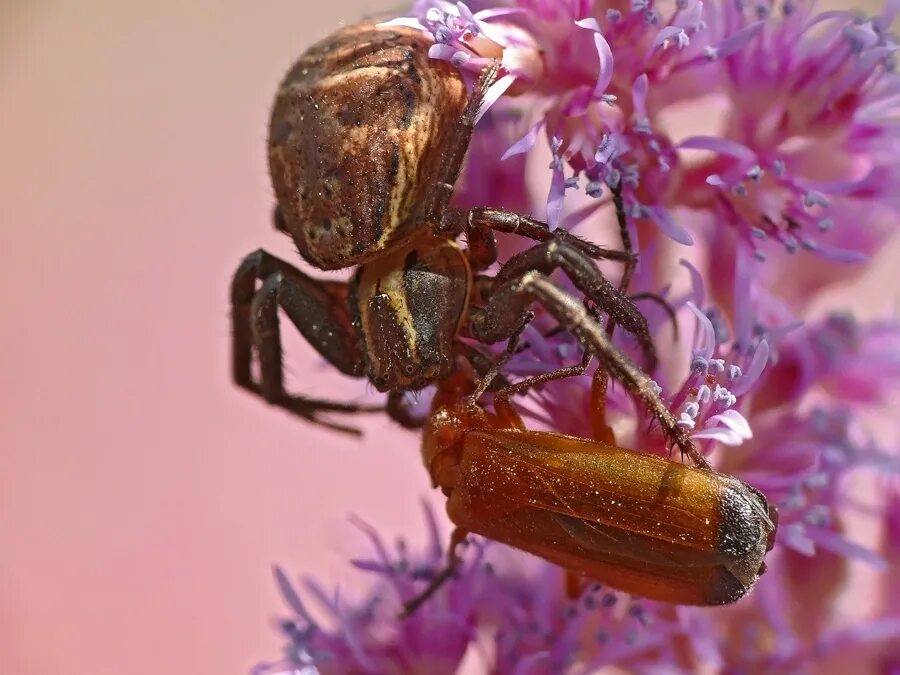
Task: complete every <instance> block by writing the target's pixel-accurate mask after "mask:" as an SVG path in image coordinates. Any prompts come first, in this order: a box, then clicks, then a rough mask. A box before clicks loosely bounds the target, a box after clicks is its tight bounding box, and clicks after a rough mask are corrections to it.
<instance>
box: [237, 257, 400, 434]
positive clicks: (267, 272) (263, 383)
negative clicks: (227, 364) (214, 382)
mask: <svg viewBox="0 0 900 675" xmlns="http://www.w3.org/2000/svg"><path fill="white" fill-rule="evenodd" d="M259 281H261V282H262V285H261V286H260V287H259V288H258V289H257V282H259ZM279 308H280V309H281V310H283V311H284V313H285V314H286V315H287V316H288V318H289V319H290V320H291V322H292V323H293V324H294V325H295V326H296V327H297V329H298V330H299V331H300V332H301V333H302V335H303V337H305V338H306V340H307V341H308V342H309V343H310V344H311V345H312V346H313V347H314V348H315V349H316V351H317V352H319V354H321V355H322V356H323V357H324V358H325V359H326V360H327V361H328V362H329V363H330V364H331V365H333V366H334V367H335V368H337V369H338V370H339V371H341V372H342V373H344V374H345V375H350V376H352V377H361V376H363V374H364V372H365V363H364V359H363V354H362V353H361V351H360V349H359V346H358V341H357V337H356V333H355V330H354V328H353V324H352V322H351V320H350V316H349V310H348V308H347V284H344V283H338V282H331V281H320V280H317V279H312V278H310V277H308V276H306V275H305V274H303V272H301V271H300V270H298V269H296V268H295V267H293V266H292V265H289V264H288V263H286V262H284V261H282V260H279V259H278V258H276V257H275V256H273V255H271V254H269V253H267V252H266V251H263V250H262V249H260V250H258V251H255V252H254V253H251V254H250V255H248V256H247V257H246V258H244V260H243V262H241V265H240V266H239V267H238V270H237V272H235V275H234V278H233V279H232V282H231V321H232V377H233V378H234V381H235V383H236V384H238V385H239V386H241V387H243V388H244V389H246V390H248V391H250V392H252V393H254V394H256V395H258V396H261V397H262V398H264V399H265V400H266V401H267V402H269V403H271V404H272V405H276V406H278V407H281V408H284V409H285V410H287V411H289V412H291V413H293V414H294V415H297V416H299V417H302V418H304V419H307V420H309V421H311V422H314V423H316V424H321V425H322V426H325V427H328V428H331V429H334V430H337V431H342V432H345V433H350V434H359V433H360V432H359V430H358V429H355V428H353V427H349V426H346V425H343V424H339V423H336V422H332V421H330V420H328V419H325V418H322V417H321V416H320V413H322V412H332V413H360V412H379V411H382V410H384V407H383V406H371V405H358V404H354V403H340V402H335V401H327V400H321V399H314V398H307V397H305V396H298V395H291V394H288V393H287V392H286V391H285V389H284V370H283V366H282V347H281V334H280V330H279V323H280V322H279V317H278V310H279ZM254 354H255V355H256V357H257V358H258V359H259V373H260V377H259V381H256V380H255V379H254V377H253V374H252V367H251V366H252V362H253V357H254Z"/></svg>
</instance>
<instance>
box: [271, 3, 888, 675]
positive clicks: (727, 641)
mask: <svg viewBox="0 0 900 675" xmlns="http://www.w3.org/2000/svg"><path fill="white" fill-rule="evenodd" d="M898 7H900V5H898V3H897V2H896V0H890V2H889V3H888V5H887V8H886V9H885V10H884V12H882V13H881V14H879V15H877V16H874V17H864V16H862V15H860V14H857V13H851V12H843V11H830V12H824V13H819V14H817V13H815V11H814V9H813V3H812V2H811V1H807V0H785V1H783V2H768V1H767V0H754V1H746V2H745V1H743V0H741V1H735V0H707V1H706V2H700V0H674V1H673V2H660V1H657V0H630V1H629V2H625V1H624V0H622V1H618V0H616V1H610V2H589V1H587V0H497V2H496V3H489V2H487V1H484V0H477V1H473V2H471V3H469V4H464V3H461V2H458V3H452V2H444V1H442V0H426V1H423V0H420V1H418V2H416V3H415V5H414V7H413V10H412V12H411V13H410V15H408V16H405V17H402V18H398V19H396V20H395V21H393V22H388V23H398V24H402V25H406V26H412V27H414V28H416V29H419V30H422V31H423V32H424V33H425V34H426V35H427V36H428V37H429V39H430V40H432V46H431V48H430V52H429V53H430V55H431V56H432V57H433V58H435V59H442V60H446V61H450V62H451V63H453V64H455V65H456V66H457V67H458V68H459V69H460V70H461V72H463V74H464V75H465V77H467V78H468V79H470V80H474V78H475V77H477V75H478V74H479V73H480V72H481V70H482V69H483V68H484V67H485V65H486V64H488V63H489V62H490V61H491V60H494V59H496V60H499V61H500V64H501V76H500V78H499V80H498V81H497V82H496V83H495V84H494V86H493V87H492V89H491V91H490V94H489V96H488V97H487V101H486V104H485V106H484V107H483V109H482V114H483V117H482V118H481V121H480V122H479V125H478V127H477V128H476V132H475V137H474V139H473V142H472V145H471V147H470V152H469V159H468V164H467V169H466V174H465V175H464V176H463V178H462V180H461V182H460V184H459V186H458V190H457V193H456V197H455V198H456V201H457V203H458V204H459V205H461V206H474V205H486V204H489V205H491V206H504V207H507V208H510V209H513V210H516V211H522V212H530V211H532V210H534V211H536V212H541V210H542V209H543V211H544V212H545V213H546V218H547V220H548V222H549V224H550V225H551V227H562V228H567V229H574V230H577V231H578V234H579V235H580V236H583V237H585V238H587V239H589V240H592V241H596V242H597V243H602V244H604V245H609V246H614V247H618V246H620V245H621V241H620V240H619V232H618V228H617V227H616V226H615V225H614V219H613V217H612V211H613V209H612V208H611V207H612V199H613V194H614V192H615V193H618V194H621V196H622V199H623V203H624V209H625V213H626V216H627V220H628V222H627V226H628V228H629V235H630V238H631V240H632V242H634V243H635V246H636V248H637V250H638V251H639V254H640V259H639V264H638V266H637V269H636V271H635V274H634V276H633V279H632V281H631V285H630V288H629V289H628V292H629V293H631V294H634V298H635V303H636V304H637V306H638V307H639V309H640V310H641V312H642V313H643V314H644V315H645V317H646V318H647V321H648V325H649V328H650V332H651V335H652V336H653V338H654V343H655V345H656V347H657V351H658V353H659V356H660V365H659V367H658V368H657V370H656V371H655V372H653V373H650V375H651V376H652V377H653V378H654V381H655V382H656V383H657V386H658V387H659V391H660V393H661V396H662V397H663V399H664V400H665V401H666V403H667V404H668V405H669V407H670V409H671V410H672V412H673V413H674V414H675V416H676V418H677V419H678V420H679V424H680V425H681V426H682V427H683V428H684V429H686V430H688V431H689V433H690V435H691V436H692V437H693V439H694V440H695V442H696V444H697V445H698V447H699V448H700V449H701V451H702V452H703V453H704V454H705V455H706V456H708V458H709V460H710V462H711V463H712V464H713V466H714V467H715V468H716V470H718V471H722V472H724V473H728V474H732V475H734V476H737V477H738V478H740V479H742V480H744V481H746V482H747V483H749V484H750V485H752V486H754V487H756V488H757V489H759V490H760V491H762V492H763V493H764V494H765V495H766V497H767V499H768V500H769V501H770V503H772V504H774V505H776V506H777V507H778V509H779V514H780V516H779V520H780V522H779V528H778V533H777V542H776V547H775V549H774V550H773V551H772V552H771V554H770V555H769V556H768V557H767V560H766V562H767V565H768V568H769V570H768V572H767V573H766V574H765V575H764V576H763V577H762V579H761V580H760V582H759V583H758V584H757V587H756V589H755V590H754V591H753V593H751V594H750V595H749V597H747V598H744V599H742V600H741V601H739V602H738V603H736V604H735V605H734V606H730V607H727V608H689V607H672V606H667V605H662V604H658V603H653V602H649V601H645V600H641V599H638V598H630V597H628V596H626V595H624V594H622V593H619V592H616V591H614V590H611V589H608V588H604V587H601V586H599V585H598V584H591V583H588V584H587V585H586V587H585V588H584V589H582V591H581V593H580V594H578V593H573V592H572V589H571V587H570V588H569V591H568V592H567V590H566V583H565V575H564V572H563V570H561V569H560V568H558V567H555V566H553V565H551V564H549V563H546V562H544V561H541V560H539V559H537V558H534V557H529V556H525V555H523V554H520V553H518V552H516V551H514V550H512V549H509V548H507V547H505V546H502V545H500V544H496V543H492V542H489V541H484V540H481V539H478V538H477V537H470V541H469V543H468V546H467V547H466V548H465V550H464V552H463V559H464V562H463V564H462V566H461V567H460V569H459V570H458V572H457V574H456V576H455V578H454V579H453V580H452V581H451V582H449V583H447V584H446V585H445V586H444V587H442V588H441V589H440V590H439V591H438V592H437V593H436V594H435V596H434V597H433V598H431V599H430V600H429V601H428V602H426V603H425V604H424V606H422V607H421V608H420V609H419V610H418V611H417V612H415V613H414V614H413V615H412V616H411V617H409V618H407V619H403V620H401V619H399V618H398V613H399V611H400V609H401V608H402V605H403V603H404V602H405V601H408V600H409V599H410V598H412V597H415V596H416V594H417V593H419V592H421V590H422V589H423V588H424V587H425V585H426V584H427V582H428V580H429V579H432V578H434V576H435V575H436V574H437V573H438V572H439V570H440V569H442V567H443V565H444V558H445V554H446V551H445V550H444V547H443V539H442V537H441V535H440V533H439V530H440V528H439V527H438V525H437V524H436V518H435V516H434V515H433V514H431V513H430V512H427V513H428V516H427V517H428V519H429V523H430V524H431V541H430V542H429V543H428V545H427V546H426V548H425V550H424V551H419V552H416V551H412V550H407V549H406V548H405V547H400V548H397V549H396V550H395V549H390V548H389V547H387V546H386V545H385V544H384V543H383V541H382V539H381V537H380V536H378V535H377V534H376V533H375V531H374V530H373V529H372V528H370V527H369V526H362V529H363V531H364V532H365V533H366V534H367V536H368V537H369V539H370V541H371V544H372V547H373V549H374V551H375V556H374V558H373V559H371V560H359V561H355V562H354V564H355V565H356V566H357V567H358V568H359V569H360V570H361V571H362V572H364V573H366V574H368V575H370V578H371V580H372V585H371V590H370V591H369V593H368V594H367V595H366V596H365V597H363V598H362V599H358V600H349V599H346V598H342V597H340V596H339V595H337V594H331V593H329V592H326V591H325V590H323V589H321V588H320V587H319V586H318V585H317V584H315V582H312V581H309V580H306V581H304V582H303V583H302V595H303V599H301V597H300V595H301V594H300V593H299V592H298V591H296V590H295V589H294V586H293V584H292V583H290V582H289V581H288V579H287V576H286V574H285V573H283V572H281V571H278V572H276V579H277V583H278V584H279V587H280V588H281V591H282V595H283V596H284V598H285V600H286V602H287V605H288V608H289V609H290V610H291V614H292V615H291V616H290V617H289V618H288V619H286V620H285V621H283V622H282V623H281V624H280V627H281V631H282V634H283V635H284V638H285V642H286V645H287V646H286V649H285V652H284V655H283V658H282V659H281V660H279V661H277V662H276V663H272V664H263V665H261V666H260V667H259V668H258V670H257V672H258V673H260V674H262V673H266V674H267V675H270V674H273V673H303V674H307V673H332V672H334V673H389V674H391V673H418V672H429V673H453V672H457V670H458V668H459V667H460V664H461V663H462V662H463V660H466V662H474V663H476V664H478V668H479V669H480V671H482V672H489V673H495V674H498V675H505V674H507V673H508V674H510V675H513V674H515V675H525V674H529V675H537V674H543V673H592V672H598V671H599V670H600V669H602V668H604V667H606V666H616V667H618V668H620V669H622V670H624V671H627V672H636V673H673V674H674V673H694V672H721V673H734V674H738V673H755V672H773V673H785V674H787V673H792V674H793V673H815V672H820V671H821V669H822V668H823V667H824V666H825V664H830V665H833V666H834V665H837V666H841V667H843V661H841V659H844V660H846V661H847V663H848V665H847V666H846V667H848V668H850V667H852V668H855V669H857V670H861V671H865V672H893V671H894V670H896V669H897V668H898V667H900V650H898V649H897V648H896V647H895V646H894V645H895V644H897V642H898V638H900V580H898V578H897V575H896V574H893V573H891V572H889V571H888V569H889V568H888V566H890V565H894V566H896V564H898V561H900V546H898V544H897V542H898V541H900V515H898V514H900V497H898V494H900V491H898V487H897V486H898V484H900V478H898V473H900V452H898V450H897V440H898V439H900V433H898V432H900V425H897V424H896V420H891V419H889V418H888V417H886V415H885V410H886V409H887V408H889V407H890V406H894V407H896V402H897V400H900V398H898V389H900V386H898V383H900V320H898V319H897V318H896V317H894V318H882V319H878V320H874V321H863V320H860V319H859V318H857V317H856V316H855V315H854V314H853V313H852V312H849V311H846V310H842V309H841V308H835V307H829V308H828V310H827V311H825V312H823V311H822V310H821V309H820V308H821V307H822V306H823V305H827V302H824V300H827V299H828V298H827V297H824V296H823V294H822V290H823V289H825V288H826V287H827V286H830V285H833V284H836V283H838V282H840V281H844V280H846V279H848V278H849V277H851V276H853V275H857V274H860V273H862V272H863V271H865V270H866V269H868V265H867V264H866V263H867V261H868V260H869V257H870V256H871V255H872V254H874V253H875V252H877V251H878V250H879V248H880V247H881V246H882V245H883V244H884V242H885V241H886V240H887V237H888V235H890V234H891V233H892V232H893V230H894V223H895V222H898V221H900V218H898V216H900V214H898V211H900V196H898V195H900V168H898V167H900V162H898V160H897V159H896V158H897V157H900V133H898V131H900V127H898V120H900V114H898V113H900V78H898V76H897V75H896V74H895V73H894V72H893V59H894V52H895V51H896V49H897V45H895V41H894V38H893V37H892V36H891V35H890V34H889V32H888V27H889V26H890V24H891V22H892V21H893V18H894V14H895V13H896V11H897V8H898ZM679 110H681V111H682V112H683V111H684V110H688V111H689V112H690V113H692V114H691V115H690V117H691V118H692V122H691V124H690V125H689V126H690V127H691V130H690V132H689V133H687V132H685V131H684V129H680V128H678V125H676V124H674V123H673V122H672V119H673V115H675V114H676V113H677V112H678V111H679ZM535 157H537V158H538V160H539V161H535V162H529V163H531V164H534V165H536V166H539V169H540V173H539V175H536V176H535V179H536V180H538V179H540V180H542V181H543V183H542V184H541V185H542V186H541V187H540V188H538V189H536V190H532V189H529V185H530V183H528V182H527V181H526V180H525V176H524V173H525V167H526V160H531V159H532V158H535ZM500 244H501V257H500V260H501V261H503V260H506V259H507V258H508V257H509V255H510V253H511V252H512V251H514V250H515V248H516V247H522V246H524V245H526V244H524V243H523V242H522V241H521V239H520V238H516V237H511V238H501V239H500ZM682 257H684V258H689V259H690V262H688V261H687V260H682V264H681V266H678V265H676V264H675V263H674V261H677V260H678V259H679V258H682ZM603 269H604V270H605V271H606V270H609V271H610V272H611V273H612V274H613V275H615V274H616V273H617V272H616V270H615V268H614V267H613V266H612V265H607V266H605V267H604V268H603ZM557 277H559V278H558V282H559V284H560V285H561V286H562V287H563V288H566V289H568V290H570V291H572V292H573V293H574V292H576V291H575V290H574V288H573V287H572V285H571V284H570V283H569V282H568V281H567V280H566V278H565V277H564V276H563V275H557ZM535 309H536V317H535V319H534V320H533V321H532V322H531V324H530V325H529V326H527V328H526V329H525V332H524V335H523V342H525V343H527V349H524V350H522V351H520V352H519V353H517V354H516V355H515V356H514V357H513V358H512V359H511V361H510V362H509V363H508V364H507V365H506V366H505V368H504V374H505V375H506V376H507V377H509V378H510V379H512V380H516V379H519V378H523V377H528V376H531V375H535V374H539V373H544V372H547V371H550V370H554V369H556V368H559V367H562V366H570V365H573V364H576V363H579V362H580V361H581V358H582V353H583V347H582V346H581V344H579V343H578V342H577V341H576V340H575V338H574V337H573V336H571V335H569V334H568V333H566V332H559V331H557V330H555V328H556V322H555V321H554V320H553V318H552V317H551V316H549V315H548V314H547V313H546V312H543V311H542V310H541V307H540V306H539V305H538V306H536V308H535ZM851 309H852V308H851ZM613 341H614V343H615V344H616V345H617V346H618V347H620V348H621V349H622V350H623V351H624V352H625V353H626V354H629V355H631V356H632V357H634V360H635V361H636V362H641V359H640V357H641V352H640V350H639V348H638V345H637V344H636V341H635V339H634V338H633V336H630V335H628V334H626V333H624V332H623V331H622V330H619V329H617V330H616V331H615V333H614V335H613ZM497 348H498V349H500V348H502V345H501V346H499V347H497ZM593 368H596V366H593ZM593 368H592V369H589V370H588V372H587V373H585V375H583V376H578V377H569V378H566V379H562V380H558V381H554V382H551V383H548V384H546V385H544V386H541V387H537V388H535V389H532V390H531V391H529V392H528V394H527V395H525V396H519V397H517V398H515V399H514V403H515V405H516V406H517V407H518V408H519V409H520V410H521V411H522V413H523V414H524V415H525V416H526V418H527V419H528V421H529V424H530V425H532V426H534V427H535V428H547V429H551V430H554V431H557V432H561V433H566V434H571V435H575V436H580V437H590V436H591V433H592V410H593V405H592V403H593V401H592V379H591V376H592V375H593V372H594V371H593ZM490 404H491V403H490V395H488V396H486V397H485V405H486V406H487V407H490ZM606 410H607V416H608V420H607V421H608V422H609V424H610V426H611V428H612V429H613V430H614V435H615V440H616V442H617V443H618V444H620V445H622V446H625V447H630V448H635V449H638V450H642V451H646V452H651V453H656V454H660V455H668V454H669V448H668V447H667V443H666V439H665V438H664V437H663V435H662V433H661V431H660V429H659V425H657V424H654V419H653V418H651V417H650V415H649V414H648V413H647V412H646V410H644V409H643V407H642V406H641V405H640V404H639V403H636V402H635V400H634V398H633V397H632V396H631V395H630V394H629V392H628V391H626V390H625V389H624V388H623V387H622V386H620V385H619V384H617V383H616V382H611V384H610V386H609V389H608V391H607V394H606ZM891 423H893V424H894V426H896V427H897V428H896V429H892V426H891ZM411 442H412V443H414V441H411ZM677 460H678V458H677V457H675V458H673V461H677ZM860 485H862V486H863V489H860V487H859V486H860ZM872 532H875V533H876V534H875V535H872V534H871V533H872ZM879 532H883V533H884V535H883V536H881V537H880V538H879V536H878V534H877V533H879ZM866 575H869V576H870V577H873V578H875V579H876V583H877V588H878V591H879V592H878V594H877V595H878V598H879V599H880V600H881V602H880V604H878V603H876V604H875V605H874V606H868V605H869V604H872V603H868V604H866V603H864V602H862V600H864V599H867V598H863V597H859V595H865V594H866V592H865V591H862V592H861V591H859V590H858V587H857V586H855V585H854V584H856V583H857V577H859V576H866ZM848 597H849V598H851V600H852V602H850V603H847V601H846V598H848ZM310 599H311V600H314V601H316V603H317V604H318V605H319V606H320V610H321V611H320V612H319V614H321V613H324V614H325V615H326V619H325V620H322V621H319V620H315V619H314V617H313V615H312V614H311V613H310V612H309V611H308V610H307V607H306V603H307V602H309V601H310ZM841 603H843V604H841ZM846 604H851V605H853V607H852V608H851V610H847V609H846V608H845V606H844V605H846ZM848 611H850V615H849V616H845V613H846V612H848ZM316 616H318V614H316ZM892 669H893V670H892Z"/></svg>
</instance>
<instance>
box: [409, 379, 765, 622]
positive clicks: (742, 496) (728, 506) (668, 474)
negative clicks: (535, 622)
mask: <svg viewBox="0 0 900 675" xmlns="http://www.w3.org/2000/svg"><path fill="white" fill-rule="evenodd" d="M598 373H599V375H598V376H595V387H594V394H593V397H594V411H593V413H594V426H595V435H597V436H598V438H604V437H605V438H607V439H608V440H610V441H611V440H612V434H611V431H609V428H608V427H607V426H606V422H605V405H604V401H605V390H606V386H605V384H606V376H605V373H603V372H602V371H598ZM471 391H472V381H471V379H469V380H468V381H466V380H465V376H464V375H463V374H461V373H460V374H458V375H457V376H455V377H454V378H451V379H450V380H448V381H447V382H446V383H444V385H443V386H442V387H441V390H440V391H439V393H438V395H437V397H436V399H435V403H434V413H433V414H432V416H431V418H430V419H429V422H428V425H427V427H426V429H425V433H424V441H423V446H422V455H423V459H424V462H425V466H426V468H427V469H428V471H429V473H430V475H431V478H432V483H433V485H434V486H435V487H439V488H440V489H441V490H442V491H443V492H444V494H445V495H446V496H447V512H448V515H449V516H450V520H452V521H453V523H454V524H455V525H456V530H455V531H454V533H453V538H452V541H451V547H450V552H449V553H450V565H449V566H448V569H447V570H445V572H444V573H442V574H441V575H440V577H439V578H437V579H435V581H434V583H432V584H431V586H430V587H429V588H428V589H427V590H426V591H425V593H423V595H422V596H420V597H419V598H416V599H415V600H413V601H412V602H411V603H408V604H407V607H406V609H407V612H409V611H412V610H414V609H415V607H417V606H418V605H419V604H421V602H422V601H424V599H425V598H427V597H428V596H429V595H431V593H433V592H434V590H436V588H437V587H438V586H439V585H440V584H441V583H443V581H444V580H445V579H446V578H447V577H449V575H450V572H451V571H452V568H453V567H454V566H455V565H456V564H457V563H458V558H457V557H456V553H455V548H456V545H457V544H459V543H460V542H461V541H462V540H463V539H464V538H465V536H466V535H467V534H468V533H470V532H472V533H476V534H480V535H482V536H485V537H488V538H489V539H494V540H496V541H499V542H502V543H505V544H508V545H509V546H513V547H515V548H518V549H520V550H523V551H527V552H528V553H532V554H534V555H537V556H539V557H541V558H544V559H545V560H548V561H550V562H552V563H555V564H557V565H560V566H562V567H564V568H565V569H566V570H568V571H569V572H570V573H571V574H574V575H581V576H583V577H587V578H590V579H593V580H596V581H599V582H601V583H604V584H607V585H609V586H610V587H612V588H616V589H619V590H622V591H627V592H629V593H632V594H634V595H637V596H642V597H645V598H650V599H653V600H660V601H663V602H671V603H677V604H684V605H722V604H727V603H731V602H734V601H736V600H738V599H739V598H741V597H742V596H744V595H745V594H746V593H747V592H748V591H749V590H750V589H751V588H752V587H753V585H754V584H755V583H756V581H757V579H758V578H759V576H760V575H761V574H762V573H763V572H764V571H765V564H764V562H763V559H764V558H765V555H766V553H767V552H768V551H769V550H771V548H772V546H773V544H774V539H775V531H776V526H777V512H776V511H775V509H774V507H772V506H770V505H769V504H768V502H767V501H766V498H765V496H764V495H763V494H762V493H761V492H759V491H758V490H756V489H754V488H752V487H750V486H749V485H747V484H746V483H744V482H743V481H740V480H738V479H737V478H734V477H732V476H727V475H724V474H720V473H716V472H714V471H711V470H709V469H705V468H703V469H701V468H695V467H691V466H687V465H684V464H681V463H677V462H673V461H669V460H666V459H663V458H660V457H657V456H654V455H650V454H646V453H642V452H637V451H635V450H629V449H627V448H622V447H618V446H617V445H615V444H614V443H612V442H604V441H599V440H589V439H585V438H576V437H573V436H565V435H562V434H558V433H551V432H542V431H530V430H528V429H526V428H525V425H524V424H523V422H522V419H521V417H520V416H519V415H518V413H517V412H516V411H515V409H514V408H513V407H512V405H511V404H510V403H509V401H508V398H507V397H506V396H504V395H503V394H501V395H498V396H496V397H495V400H494V409H495V412H494V413H490V412H488V411H486V410H484V409H483V408H481V407H479V406H478V405H476V403H475V401H476V398H477V394H475V395H471V396H468V395H466V394H468V393H469V392H471Z"/></svg>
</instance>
